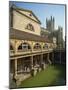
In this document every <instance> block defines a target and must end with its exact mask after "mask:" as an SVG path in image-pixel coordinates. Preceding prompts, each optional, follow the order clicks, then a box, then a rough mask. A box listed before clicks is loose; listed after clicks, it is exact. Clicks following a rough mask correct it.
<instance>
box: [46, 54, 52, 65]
mask: <svg viewBox="0 0 68 90" xmlns="http://www.w3.org/2000/svg"><path fill="white" fill-rule="evenodd" d="M47 60H48V62H49V64H51V61H50V58H49V53H48V54H47Z"/></svg>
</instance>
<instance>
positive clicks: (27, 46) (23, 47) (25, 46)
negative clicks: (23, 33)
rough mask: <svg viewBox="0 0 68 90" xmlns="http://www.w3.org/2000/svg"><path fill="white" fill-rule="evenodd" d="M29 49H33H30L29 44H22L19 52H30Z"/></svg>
mask: <svg viewBox="0 0 68 90" xmlns="http://www.w3.org/2000/svg"><path fill="white" fill-rule="evenodd" d="M28 49H31V47H30V45H29V44H28V43H22V44H20V46H19V47H18V50H28Z"/></svg>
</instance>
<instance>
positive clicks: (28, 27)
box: [26, 23, 34, 31]
mask: <svg viewBox="0 0 68 90" xmlns="http://www.w3.org/2000/svg"><path fill="white" fill-rule="evenodd" d="M26 29H28V30H31V31H34V27H33V25H32V24H30V23H29V24H28V25H27V26H26Z"/></svg>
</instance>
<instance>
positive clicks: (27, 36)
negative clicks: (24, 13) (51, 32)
mask: <svg viewBox="0 0 68 90" xmlns="http://www.w3.org/2000/svg"><path fill="white" fill-rule="evenodd" d="M10 39H19V40H29V41H41V42H50V41H49V40H48V39H47V38H44V37H42V36H38V35H34V34H31V33H27V32H24V31H20V30H17V29H13V28H12V29H10Z"/></svg>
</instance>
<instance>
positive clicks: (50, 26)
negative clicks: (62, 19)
mask: <svg viewBox="0 0 68 90" xmlns="http://www.w3.org/2000/svg"><path fill="white" fill-rule="evenodd" d="M46 29H47V30H48V31H50V32H52V31H54V29H55V19H54V17H52V16H51V18H50V19H47V18H46Z"/></svg>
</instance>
